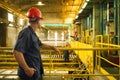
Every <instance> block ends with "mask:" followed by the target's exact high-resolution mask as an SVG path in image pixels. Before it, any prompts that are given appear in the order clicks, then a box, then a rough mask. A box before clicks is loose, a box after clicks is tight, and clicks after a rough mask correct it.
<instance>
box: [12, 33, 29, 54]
mask: <svg viewBox="0 0 120 80" xmlns="http://www.w3.org/2000/svg"><path fill="white" fill-rule="evenodd" d="M28 36H29V34H28V33H25V32H24V33H22V32H21V33H19V35H18V39H17V41H16V44H15V47H14V50H17V51H20V52H22V53H25V52H26V48H27V45H28V43H29V41H28V40H29V39H28Z"/></svg>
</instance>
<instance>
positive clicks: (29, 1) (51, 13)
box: [0, 0, 85, 24]
mask: <svg viewBox="0 0 120 80" xmlns="http://www.w3.org/2000/svg"><path fill="white" fill-rule="evenodd" d="M0 1H4V2H5V3H6V4H8V5H9V6H12V7H14V8H16V9H18V10H19V11H20V12H23V13H24V14H26V13H27V11H28V9H29V8H31V7H37V8H39V9H40V10H41V12H42V15H43V18H44V20H43V21H42V23H51V24H53V23H60V24H66V23H72V22H73V20H74V19H75V16H76V15H77V14H78V11H79V9H80V7H81V6H82V4H83V3H84V1H85V0H0ZM39 1H41V2H42V3H43V4H44V5H42V6H39V5H36V4H37V3H38V2H39Z"/></svg>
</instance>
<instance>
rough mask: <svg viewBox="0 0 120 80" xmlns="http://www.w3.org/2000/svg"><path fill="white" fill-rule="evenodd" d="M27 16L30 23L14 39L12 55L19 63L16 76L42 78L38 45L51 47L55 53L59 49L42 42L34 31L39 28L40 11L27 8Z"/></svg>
mask: <svg viewBox="0 0 120 80" xmlns="http://www.w3.org/2000/svg"><path fill="white" fill-rule="evenodd" d="M27 17H28V19H29V23H30V25H28V26H27V27H26V28H24V29H23V30H21V31H20V33H19V35H18V39H17V41H16V44H15V47H14V50H13V55H14V57H15V58H16V61H17V62H18V64H19V67H18V76H19V78H20V80H42V74H43V73H44V72H43V66H42V61H41V55H40V47H42V48H46V49H53V50H55V51H56V53H57V54H59V53H60V51H59V49H57V48H56V47H54V46H50V45H47V44H44V43H42V42H41V41H40V40H39V38H38V37H37V35H36V33H35V31H36V30H37V29H38V28H40V21H41V20H42V15H41V11H40V10H39V9H38V8H35V7H32V8H30V9H29V10H28V14H27Z"/></svg>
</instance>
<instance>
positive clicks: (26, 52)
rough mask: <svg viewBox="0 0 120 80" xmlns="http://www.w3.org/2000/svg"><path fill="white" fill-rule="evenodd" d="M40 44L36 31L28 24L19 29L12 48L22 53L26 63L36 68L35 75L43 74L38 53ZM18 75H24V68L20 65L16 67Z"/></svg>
mask: <svg viewBox="0 0 120 80" xmlns="http://www.w3.org/2000/svg"><path fill="white" fill-rule="evenodd" d="M41 45H42V43H41V41H40V40H39V38H38V37H37V35H36V33H35V32H34V31H33V29H32V28H31V27H30V26H28V27H26V28H24V29H23V30H22V31H20V33H19V35H18V39H17V41H16V44H15V47H14V50H17V51H20V52H22V53H23V56H24V58H25V61H26V63H27V65H28V66H29V67H33V68H35V69H36V74H37V76H39V75H40V74H43V66H42V61H41V55H40V46H41ZM18 75H19V76H22V77H26V74H25V72H24V70H23V69H22V68H21V67H20V66H19V69H18Z"/></svg>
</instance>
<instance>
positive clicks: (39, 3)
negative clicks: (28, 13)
mask: <svg viewBox="0 0 120 80" xmlns="http://www.w3.org/2000/svg"><path fill="white" fill-rule="evenodd" d="M37 5H39V6H41V5H45V4H43V3H42V2H41V1H39V2H38V3H37Z"/></svg>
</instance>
